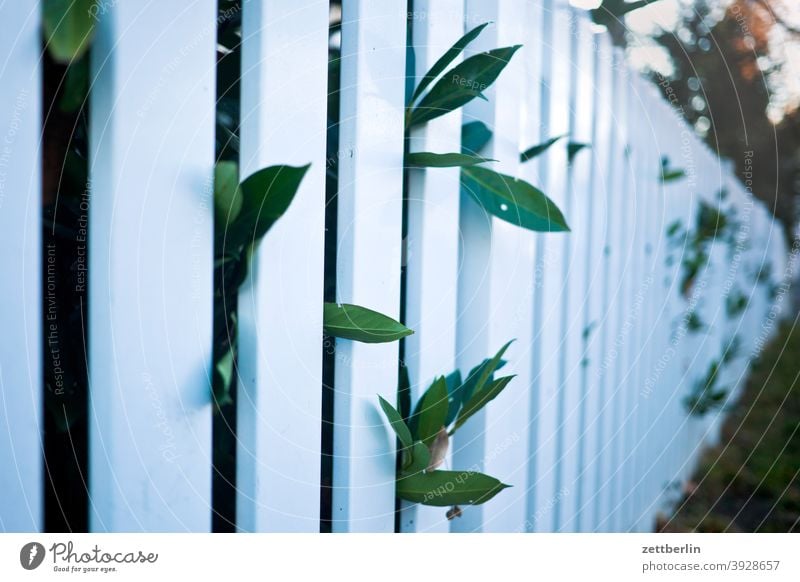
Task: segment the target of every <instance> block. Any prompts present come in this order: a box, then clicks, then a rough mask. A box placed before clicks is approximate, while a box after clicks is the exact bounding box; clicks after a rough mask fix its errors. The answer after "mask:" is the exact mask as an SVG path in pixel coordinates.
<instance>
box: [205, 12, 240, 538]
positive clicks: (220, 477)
mask: <svg viewBox="0 0 800 582" xmlns="http://www.w3.org/2000/svg"><path fill="white" fill-rule="evenodd" d="M218 11H219V17H218V18H217V44H218V46H220V47H224V49H219V50H218V51H217V88H216V91H217V92H216V96H217V107H216V128H215V150H216V151H215V153H216V159H217V162H221V161H228V162H235V163H238V161H239V122H240V108H239V96H240V90H239V88H240V75H241V55H242V51H241V49H242V46H241V37H240V36H239V34H238V33H239V31H240V30H241V9H240V8H239V2H238V1H232V0H220V1H219V3H218ZM219 228H220V225H216V224H215V233H216V232H219ZM215 246H216V245H215ZM214 258H215V263H214V264H215V268H214V330H213V342H214V345H213V366H214V369H213V372H212V377H213V380H212V382H213V394H214V415H213V421H212V461H211V462H212V466H213V469H212V476H211V510H212V517H211V531H213V532H221V533H232V532H235V531H236V442H237V439H236V422H237V418H236V392H237V390H236V387H237V378H238V377H239V374H238V369H237V366H236V362H237V354H238V346H237V339H236V338H237V318H236V312H237V308H238V299H239V293H238V288H239V283H240V282H241V280H242V279H243V273H242V272H241V265H240V264H239V262H238V261H217V260H216V259H217V258H218V257H216V251H215V257H214ZM226 358H227V359H226Z"/></svg>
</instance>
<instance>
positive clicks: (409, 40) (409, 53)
mask: <svg viewBox="0 0 800 582" xmlns="http://www.w3.org/2000/svg"><path fill="white" fill-rule="evenodd" d="M406 14H409V15H410V14H414V0H408V2H407V4H406ZM412 33H413V31H412V19H411V18H410V17H407V18H406V84H405V91H406V95H405V102H406V103H408V102H409V101H410V100H411V94H412V93H413V91H414V81H415V76H414V75H415V68H416V64H415V60H414V45H413V36H412ZM408 151H409V140H408V135H406V137H405V139H404V140H403V160H404V161H405V159H406V157H407V156H408ZM408 173H409V170H408V169H407V168H403V221H402V226H401V237H402V241H401V244H402V250H401V260H400V321H401V322H402V323H406V297H407V295H408V290H407V288H406V287H407V282H408V272H407V263H408V250H409V249H408V246H409V240H408V196H409V189H408V182H409V179H408ZM405 362H406V340H405V338H403V339H401V340H400V345H399V348H398V363H397V378H398V382H397V399H398V404H399V406H400V412H401V414H402V415H403V417H404V418H405V419H406V421H407V420H408V417H409V416H411V409H410V407H411V403H410V398H411V394H410V386H409V385H408V383H407V382H405V381H404V380H405V379H407V378H408V369H407V368H406V364H405ZM398 443H399V441H398ZM395 465H396V467H395V471H396V472H399V471H400V469H401V466H400V455H397V458H396V459H395ZM400 510H401V502H400V498H399V497H395V500H394V531H395V532H400V530H401V527H400V520H401V517H402V514H401V511H400Z"/></svg>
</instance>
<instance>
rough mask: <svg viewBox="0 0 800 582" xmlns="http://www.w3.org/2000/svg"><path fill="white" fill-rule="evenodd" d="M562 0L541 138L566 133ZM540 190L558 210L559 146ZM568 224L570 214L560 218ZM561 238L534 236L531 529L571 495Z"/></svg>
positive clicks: (540, 526) (561, 184) (562, 178)
mask: <svg viewBox="0 0 800 582" xmlns="http://www.w3.org/2000/svg"><path fill="white" fill-rule="evenodd" d="M569 10H570V9H569V7H568V5H567V4H566V3H565V2H561V1H560V0H557V1H555V2H553V1H550V2H547V3H546V4H545V15H544V19H545V22H544V31H543V34H542V44H543V45H544V46H545V47H547V49H548V50H546V51H545V55H544V57H543V60H542V126H543V128H544V132H545V135H547V136H557V135H563V134H566V133H567V132H568V131H569V90H570V88H569V85H570V79H569V75H568V74H566V73H565V72H566V71H567V70H569V67H570V64H569V63H570V61H569V58H570V44H571V43H570V36H569V34H567V33H566V32H564V33H561V32H560V31H568V30H569V21H570V12H569ZM544 156H545V159H544V162H543V168H542V169H543V176H542V179H543V185H544V188H543V190H544V191H545V192H546V193H547V195H548V196H549V197H550V198H551V199H552V200H553V202H554V203H555V204H556V205H557V206H558V207H559V208H561V209H562V210H564V209H565V202H566V197H567V192H566V186H567V185H566V180H567V152H566V149H565V148H563V147H553V148H550V150H548V151H547V153H546V154H544ZM565 218H566V220H567V223H568V224H569V222H570V216H565ZM568 236H571V235H570V233H566V234H563V233H562V234H549V233H544V234H541V235H539V238H538V245H537V265H538V267H539V268H541V269H542V273H543V275H542V277H543V284H542V287H541V289H540V290H539V292H538V293H537V294H536V297H535V301H536V305H535V310H536V313H537V314H539V318H538V321H537V324H536V330H537V334H536V342H535V344H534V346H533V349H534V350H537V352H538V353H537V356H536V357H537V358H538V369H536V370H534V382H533V391H534V394H536V398H537V406H536V411H537V414H538V419H537V423H536V429H537V432H538V435H537V443H538V444H537V448H536V454H535V456H534V460H533V462H535V463H536V469H535V472H536V482H535V483H534V484H533V495H534V501H533V504H532V505H533V508H534V509H535V511H536V512H544V513H545V514H546V515H543V516H542V517H541V518H540V519H537V520H536V521H535V523H534V528H533V529H534V530H535V531H554V530H555V529H557V524H558V512H559V510H560V507H561V505H562V504H563V503H567V502H568V501H565V500H566V499H568V498H570V496H572V495H574V494H575V492H574V491H569V490H567V489H560V488H559V483H558V450H559V447H558V443H559V438H560V436H559V432H560V426H561V417H560V415H559V412H560V402H559V392H560V388H561V380H562V374H561V372H562V364H563V360H562V357H561V356H562V354H563V349H564V343H563V340H564V334H563V329H564V326H563V321H562V318H563V311H562V309H561V306H562V303H563V300H564V297H563V296H564V292H565V289H564V273H565V272H566V266H565V260H566V259H565V253H566V237H568Z"/></svg>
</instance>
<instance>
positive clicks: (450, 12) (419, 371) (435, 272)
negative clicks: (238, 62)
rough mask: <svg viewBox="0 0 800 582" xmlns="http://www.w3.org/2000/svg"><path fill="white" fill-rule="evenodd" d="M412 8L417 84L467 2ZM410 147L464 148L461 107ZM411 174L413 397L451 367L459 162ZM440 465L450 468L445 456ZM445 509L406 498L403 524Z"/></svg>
mask: <svg viewBox="0 0 800 582" xmlns="http://www.w3.org/2000/svg"><path fill="white" fill-rule="evenodd" d="M413 14H414V17H413V20H412V38H413V43H412V44H413V46H414V55H415V60H414V64H415V67H416V73H415V75H416V80H417V83H418V82H419V79H421V78H422V77H423V75H425V73H426V72H427V71H428V69H430V67H431V66H433V64H434V63H435V62H436V61H437V60H438V59H439V58H440V57H441V56H442V55H443V54H444V53H445V52H446V51H447V50H448V49H449V48H450V47H451V46H452V45H453V43H455V42H456V41H457V40H458V39H459V38H461V36H462V35H463V34H464V2H463V0H447V1H444V2H443V1H442V0H437V1H436V2H433V1H432V0H420V1H418V2H415V3H414V11H413ZM410 149H411V151H429V152H436V153H449V152H458V151H461V110H456V111H453V112H450V113H449V114H447V115H444V116H442V117H439V118H437V119H434V120H432V121H430V122H428V123H426V124H425V125H424V126H422V127H421V128H415V129H414V130H413V131H412V134H411V144H410ZM408 179H409V185H408V191H409V200H408V231H407V236H406V298H405V302H406V321H405V323H406V325H407V326H408V327H410V328H411V329H413V330H414V334H413V335H411V336H409V337H408V338H407V339H406V340H405V342H406V344H405V363H406V366H408V372H409V378H410V381H411V398H412V402H414V403H416V402H417V400H418V399H419V397H420V395H421V394H422V393H423V392H424V391H425V389H427V388H428V386H430V384H431V382H432V381H433V380H434V378H436V377H437V376H440V375H444V374H449V373H450V372H451V371H453V370H454V369H455V368H456V353H455V350H456V338H455V335H456V301H457V298H458V240H459V229H458V207H459V192H460V188H459V169H458V168H433V169H427V170H426V169H421V168H420V169H412V170H410V171H409V174H408ZM450 456H452V455H450ZM445 466H447V467H449V468H452V464H451V462H450V459H448V460H446V461H445ZM445 514H446V509H442V508H440V507H427V506H423V505H419V504H411V503H404V504H403V510H402V516H401V520H400V529H401V531H406V532H410V531H422V532H446V531H449V529H450V524H449V521H448V520H447V518H446V517H445Z"/></svg>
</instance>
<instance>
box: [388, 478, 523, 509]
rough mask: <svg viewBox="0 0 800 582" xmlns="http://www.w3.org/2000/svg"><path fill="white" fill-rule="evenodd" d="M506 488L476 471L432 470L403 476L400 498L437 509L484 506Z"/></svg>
mask: <svg viewBox="0 0 800 582" xmlns="http://www.w3.org/2000/svg"><path fill="white" fill-rule="evenodd" d="M506 487H510V485H506V484H505V483H501V482H500V481H499V480H497V479H495V478H494V477H490V476H489V475H485V474H483V473H477V472H475V471H431V472H428V473H416V474H413V475H408V476H401V477H400V478H399V479H398V480H397V496H398V497H400V498H401V499H405V500H407V501H413V502H416V503H422V504H423V505H434V506H437V507H448V506H451V505H480V504H481V503H485V502H487V501H489V500H490V499H491V498H492V497H494V496H495V495H497V494H498V493H500V492H501V491H502V490H503V489H505V488H506Z"/></svg>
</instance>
